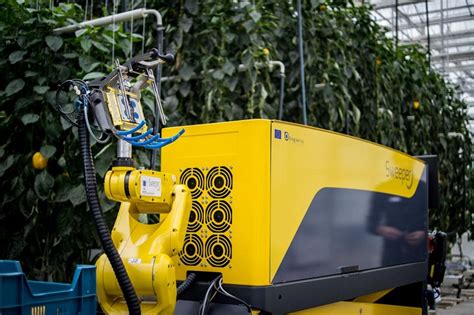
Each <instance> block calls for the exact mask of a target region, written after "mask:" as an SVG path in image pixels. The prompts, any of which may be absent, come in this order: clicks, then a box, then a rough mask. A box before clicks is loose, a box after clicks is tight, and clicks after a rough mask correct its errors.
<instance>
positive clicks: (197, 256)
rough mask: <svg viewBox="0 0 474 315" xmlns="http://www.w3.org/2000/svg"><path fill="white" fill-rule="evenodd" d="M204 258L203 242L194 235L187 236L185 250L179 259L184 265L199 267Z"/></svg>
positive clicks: (180, 253)
mask: <svg viewBox="0 0 474 315" xmlns="http://www.w3.org/2000/svg"><path fill="white" fill-rule="evenodd" d="M202 256H203V243H202V240H201V239H200V238H199V237H198V236H197V235H194V234H186V236H185V237H184V246H183V249H182V250H181V251H180V252H179V258H180V259H181V261H182V262H183V264H185V265H188V266H197V265H198V264H199V263H200V262H201V260H202Z"/></svg>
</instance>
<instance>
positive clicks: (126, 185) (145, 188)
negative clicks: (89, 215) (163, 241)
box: [104, 167, 176, 213]
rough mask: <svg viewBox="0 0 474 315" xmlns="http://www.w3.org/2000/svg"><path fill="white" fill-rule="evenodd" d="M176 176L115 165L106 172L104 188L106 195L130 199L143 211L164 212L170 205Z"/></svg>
mask: <svg viewBox="0 0 474 315" xmlns="http://www.w3.org/2000/svg"><path fill="white" fill-rule="evenodd" d="M175 183H176V176H175V175H172V174H169V173H162V172H157V171H153V170H137V169H135V168H134V167H114V168H112V170H110V171H108V172H107V173H106V174H105V179H104V191H105V195H106V196H107V198H108V199H110V200H114V201H118V202H131V203H133V204H135V206H136V209H137V210H138V211H139V212H142V213H167V212H169V211H170V209H171V200H172V196H171V194H172V192H173V185H174V184H175Z"/></svg>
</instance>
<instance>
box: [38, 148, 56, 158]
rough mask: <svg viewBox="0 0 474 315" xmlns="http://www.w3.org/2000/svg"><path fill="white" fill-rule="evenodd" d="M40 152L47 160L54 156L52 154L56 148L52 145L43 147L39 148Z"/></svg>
mask: <svg viewBox="0 0 474 315" xmlns="http://www.w3.org/2000/svg"><path fill="white" fill-rule="evenodd" d="M40 152H41V154H42V155H43V156H44V157H45V158H47V159H49V158H50V157H52V156H53V155H54V153H56V147H54V146H52V145H44V146H42V147H41V149H40Z"/></svg>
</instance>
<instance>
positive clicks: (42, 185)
mask: <svg viewBox="0 0 474 315" xmlns="http://www.w3.org/2000/svg"><path fill="white" fill-rule="evenodd" d="M53 187H54V178H53V177H52V176H51V175H49V173H48V171H47V170H44V171H42V172H41V173H39V174H38V175H36V177H35V183H34V189H35V193H36V196H38V198H40V199H41V200H46V199H47V198H48V196H49V194H50V193H51V189H52V188H53Z"/></svg>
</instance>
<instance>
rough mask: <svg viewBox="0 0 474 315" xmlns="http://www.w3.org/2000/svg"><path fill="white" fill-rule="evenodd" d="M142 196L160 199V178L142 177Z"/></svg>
mask: <svg viewBox="0 0 474 315" xmlns="http://www.w3.org/2000/svg"><path fill="white" fill-rule="evenodd" d="M141 186H142V188H141V192H140V194H141V195H142V196H152V197H161V178H159V177H151V176H142V185H141Z"/></svg>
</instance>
